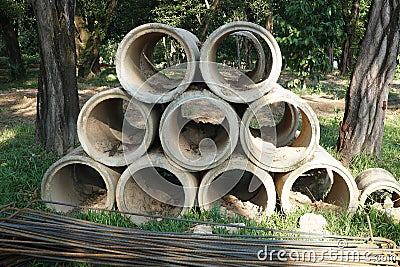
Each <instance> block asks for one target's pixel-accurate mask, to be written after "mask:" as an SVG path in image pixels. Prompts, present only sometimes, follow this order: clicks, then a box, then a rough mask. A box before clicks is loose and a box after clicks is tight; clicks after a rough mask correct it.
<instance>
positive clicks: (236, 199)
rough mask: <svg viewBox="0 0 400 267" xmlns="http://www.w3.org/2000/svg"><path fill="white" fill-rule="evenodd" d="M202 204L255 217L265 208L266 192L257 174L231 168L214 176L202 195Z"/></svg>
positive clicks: (266, 202)
mask: <svg viewBox="0 0 400 267" xmlns="http://www.w3.org/2000/svg"><path fill="white" fill-rule="evenodd" d="M228 190H229V191H228ZM202 204H203V205H205V207H211V206H214V207H218V208H220V211H222V212H226V213H227V214H232V213H236V214H239V215H242V216H245V217H248V218H251V219H256V218H259V217H260V216H261V215H263V213H264V211H265V210H266V208H267V204H268V194H267V190H266V188H265V185H264V184H263V183H262V181H261V179H260V178H259V177H258V176H257V175H255V174H253V173H252V172H249V171H246V170H241V169H232V170H227V171H225V172H223V173H221V174H219V175H218V176H217V177H215V179H214V180H213V181H212V183H211V184H210V185H209V186H208V188H207V190H206V193H204V195H203V203H202Z"/></svg>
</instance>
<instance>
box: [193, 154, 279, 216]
mask: <svg viewBox="0 0 400 267" xmlns="http://www.w3.org/2000/svg"><path fill="white" fill-rule="evenodd" d="M228 195H233V196H234V197H236V198H237V199H239V200H240V201H243V202H245V201H250V202H251V203H252V204H254V205H256V206H259V207H262V211H263V214H264V215H270V214H272V213H273V212H274V209H275V204H276V192H275V185H274V181H273V179H272V177H271V175H270V174H269V173H268V172H266V171H264V170H262V169H260V168H258V167H257V166H256V165H254V164H252V163H251V162H250V161H249V160H248V159H247V158H246V157H245V156H244V155H241V154H236V153H235V154H233V155H232V157H231V158H230V159H228V160H226V161H225V162H224V163H222V164H221V165H219V166H217V167H215V168H214V169H211V170H209V171H208V172H207V173H206V174H205V175H204V176H203V179H202V181H201V184H200V187H199V192H198V203H199V206H200V207H201V208H203V209H205V210H210V209H211V208H212V207H213V203H215V201H218V200H220V199H222V198H223V197H225V196H228ZM241 215H246V214H241Z"/></svg>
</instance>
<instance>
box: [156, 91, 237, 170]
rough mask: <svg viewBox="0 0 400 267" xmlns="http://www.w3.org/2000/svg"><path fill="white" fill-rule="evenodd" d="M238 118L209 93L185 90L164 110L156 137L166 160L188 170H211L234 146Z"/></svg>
mask: <svg viewBox="0 0 400 267" xmlns="http://www.w3.org/2000/svg"><path fill="white" fill-rule="evenodd" d="M238 129H239V118H238V117H237V115H236V113H235V111H234V109H233V108H232V107H231V106H230V105H229V104H228V103H226V102H225V101H223V100H222V99H220V98H218V97H216V96H215V95H213V94H212V93H210V92H208V91H205V90H204V91H188V92H185V93H184V94H182V96H181V97H180V98H179V99H177V100H176V101H174V102H172V103H171V104H170V105H168V107H167V108H166V109H165V111H164V113H163V115H162V117H161V122H160V128H159V135H160V139H161V145H162V147H163V149H164V153H165V154H166V155H167V156H168V158H170V159H172V160H173V161H174V162H175V163H177V164H179V165H180V166H181V167H183V168H184V169H186V170H189V171H201V170H206V169H211V168H213V167H215V166H217V165H219V164H221V163H222V162H224V161H225V160H226V159H227V158H228V157H229V156H230V155H231V154H232V152H233V150H234V149H235V147H236V144H237V141H238V136H239V130H238Z"/></svg>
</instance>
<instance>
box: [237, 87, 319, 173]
mask: <svg viewBox="0 0 400 267" xmlns="http://www.w3.org/2000/svg"><path fill="white" fill-rule="evenodd" d="M300 118H301V119H300ZM300 126H301V129H300V132H296V131H297V129H298V127H300ZM319 138H320V129H319V122H318V118H317V115H316V114H315V113H314V111H313V110H312V109H311V107H310V106H309V105H308V104H307V103H306V101H304V100H303V99H301V98H300V97H299V96H297V95H296V94H294V93H292V92H291V91H289V90H286V89H283V88H282V87H281V86H280V85H278V84H276V85H275V86H274V88H273V89H272V90H271V91H270V92H269V93H268V94H267V95H265V96H264V97H262V98H260V99H259V100H257V101H255V102H253V103H251V104H250V106H249V107H248V108H247V110H246V112H245V113H244V114H243V117H242V124H241V126H240V142H241V145H242V147H243V150H244V152H245V153H246V155H247V156H248V157H249V158H250V159H251V160H252V161H253V163H255V164H256V165H258V166H260V167H261V168H264V169H266V170H268V171H272V172H288V171H291V170H294V169H296V168H297V167H299V166H301V165H302V164H304V163H305V162H306V161H307V160H309V159H310V158H311V156H312V155H313V153H314V151H315V148H316V147H317V145H318V143H319Z"/></svg>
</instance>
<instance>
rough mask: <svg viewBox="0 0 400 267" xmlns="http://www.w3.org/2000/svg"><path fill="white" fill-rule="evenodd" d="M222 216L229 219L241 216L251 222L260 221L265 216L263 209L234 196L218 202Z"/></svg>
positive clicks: (228, 196)
mask: <svg viewBox="0 0 400 267" xmlns="http://www.w3.org/2000/svg"><path fill="white" fill-rule="evenodd" d="M216 204H217V205H218V206H219V211H220V213H221V214H225V216H226V217H227V218H231V219H233V218H235V217H236V216H237V215H241V216H243V217H246V218H248V219H251V220H255V221H260V220H261V219H262V216H263V208H262V207H260V206H258V205H255V204H253V203H252V202H250V201H241V200H240V199H238V198H237V197H235V196H233V195H226V196H224V197H223V198H221V199H219V200H217V201H216Z"/></svg>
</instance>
